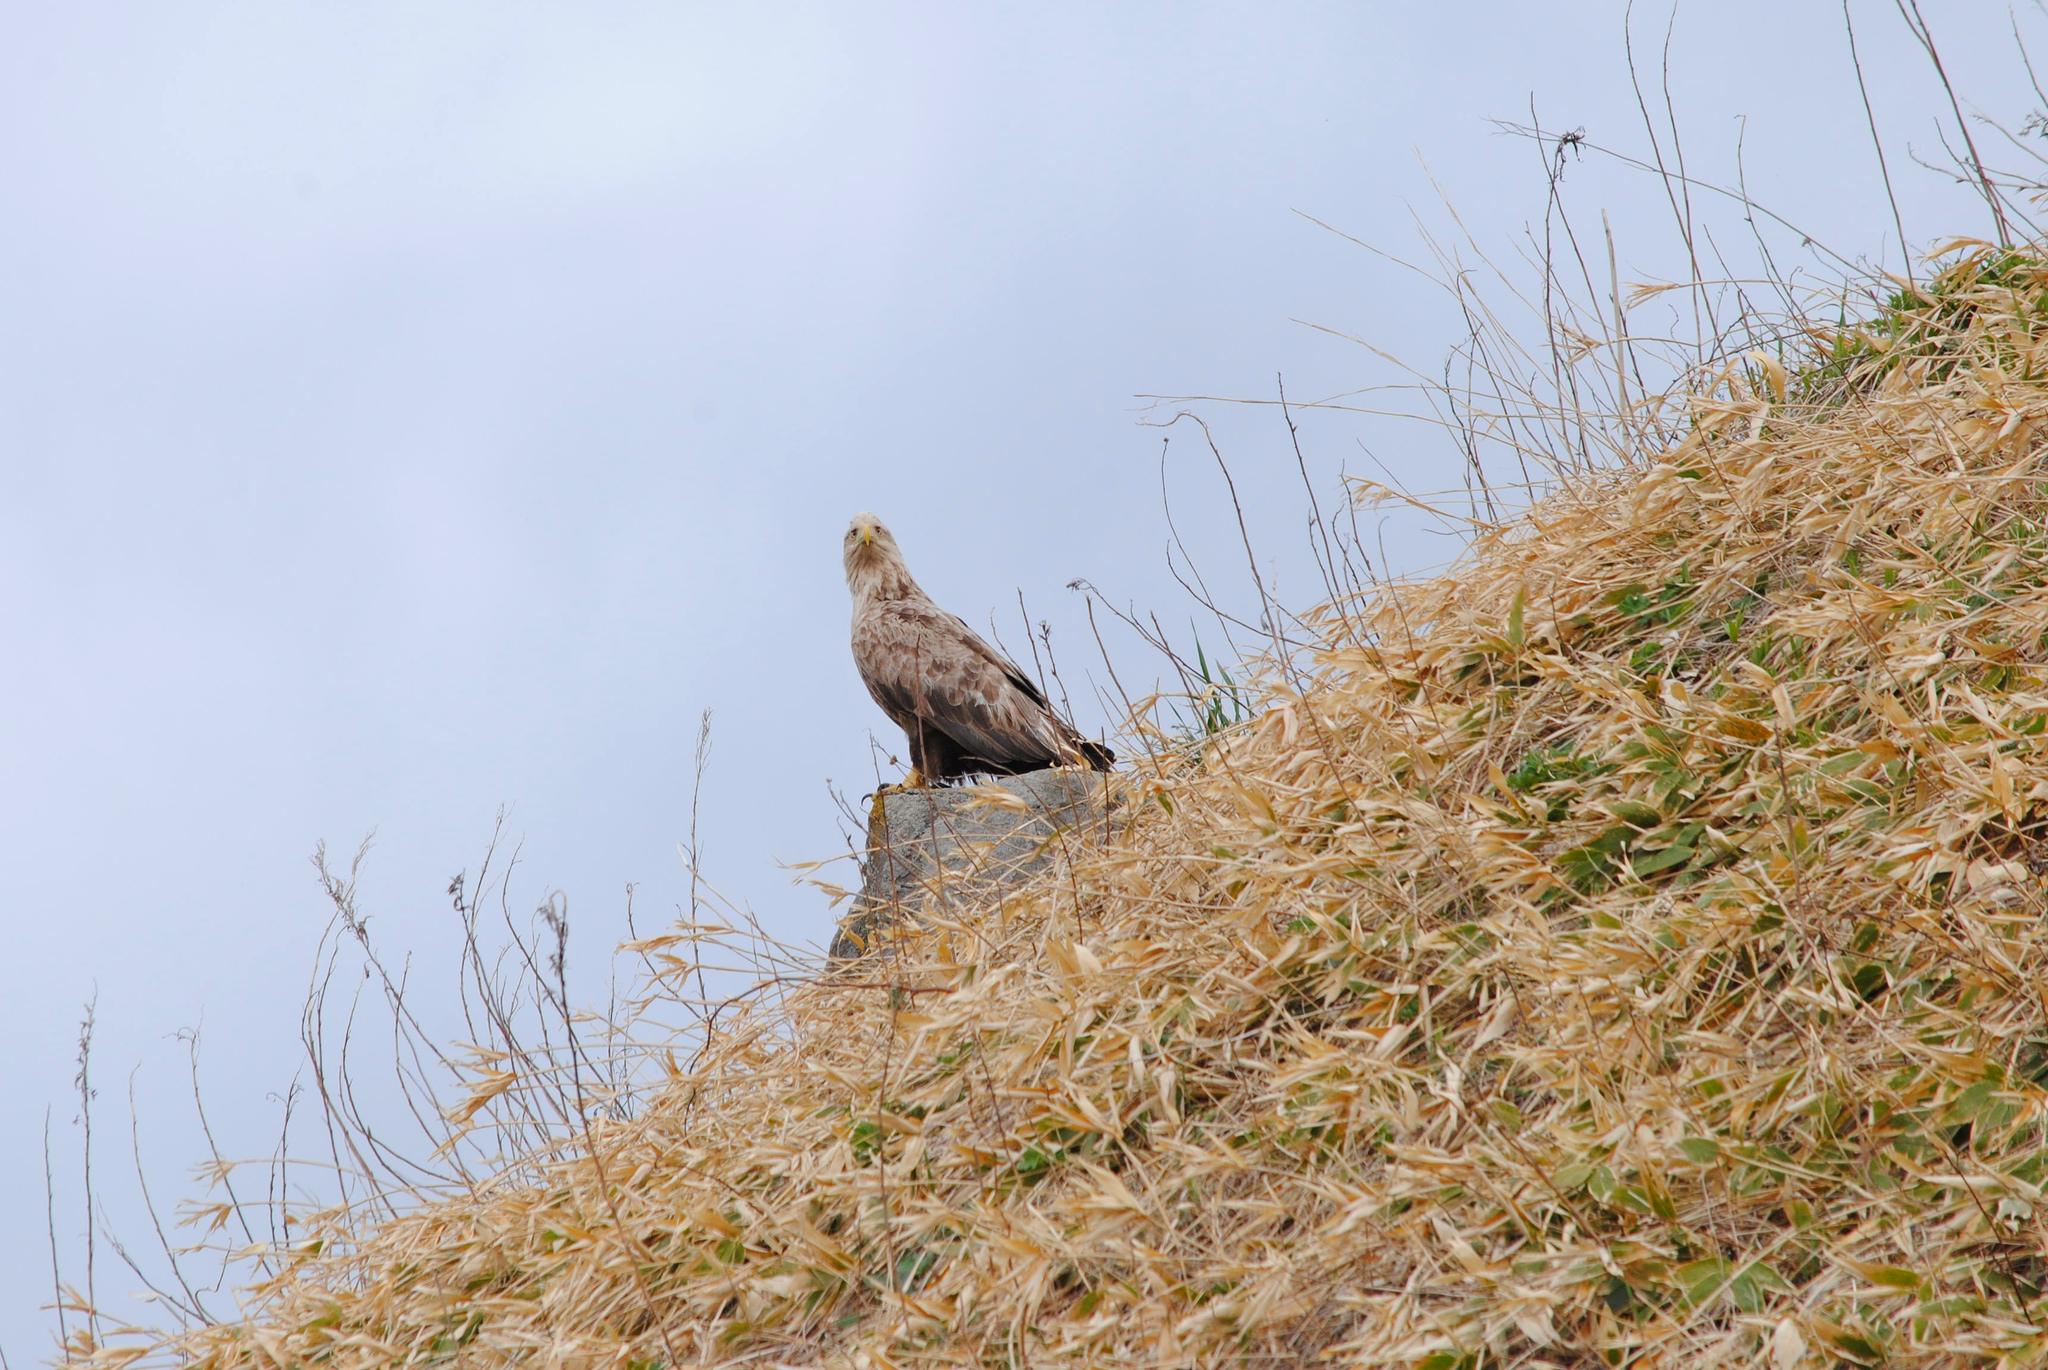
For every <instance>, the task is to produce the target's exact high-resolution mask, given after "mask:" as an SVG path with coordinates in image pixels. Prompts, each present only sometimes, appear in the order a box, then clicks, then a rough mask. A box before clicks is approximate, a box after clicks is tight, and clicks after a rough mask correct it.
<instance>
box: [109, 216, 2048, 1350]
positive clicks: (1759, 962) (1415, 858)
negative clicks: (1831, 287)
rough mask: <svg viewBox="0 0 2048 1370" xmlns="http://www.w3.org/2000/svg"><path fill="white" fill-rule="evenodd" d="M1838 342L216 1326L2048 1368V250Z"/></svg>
mask: <svg viewBox="0 0 2048 1370" xmlns="http://www.w3.org/2000/svg"><path fill="white" fill-rule="evenodd" d="M1789 360H1790V362H1791V364H1790V365H1789V366H1788V365H1786V364H1785V363H1781V362H1780V361H1779V360H1776V359H1771V358H1766V357H1764V356H1762V355H1757V356H1753V357H1751V358H1750V359H1748V360H1747V361H1746V362H1743V363H1740V364H1737V365H1733V366H1730V367H1727V368H1725V369H1724V370H1723V371H1722V372H1721V373H1720V374H1719V375H1718V376H1717V377H1715V378H1713V379H1712V380H1711V381H1710V382H1709V383H1706V384H1702V385H1696V386H1695V387H1693V392H1692V393H1691V395H1690V396H1689V398H1688V399H1687V400H1686V405H1687V412H1686V414H1685V417H1684V422H1683V424H1682V425H1681V426H1680V428H1679V430H1678V434H1677V436H1676V438H1675V440H1674V441H1672V442H1671V443H1669V444H1667V445H1663V446H1662V447H1661V450H1654V451H1651V452H1649V453H1647V454H1646V455H1645V456H1644V457H1643V458H1642V459H1641V460H1640V461H1639V462H1638V463H1637V464H1636V465H1635V466H1634V467H1633V468H1631V469H1628V470H1622V471H1615V472H1609V473H1608V474H1606V475H1602V476H1599V477H1582V478H1580V479H1577V480H1575V481H1573V482H1570V483H1569V484H1568V485H1567V486H1566V487H1565V488H1562V489H1560V490H1558V491H1557V492H1556V493H1554V494H1552V495H1551V496H1549V497H1548V498H1546V499H1545V500H1544V501H1542V502H1541V503H1539V504H1538V505H1536V506H1535V507H1534V508H1533V511H1532V512H1530V513H1528V514H1527V515H1526V516H1524V517H1517V518H1515V519H1512V520H1509V521H1506V522H1503V523H1500V524H1498V525H1493V526H1489V527H1486V528H1483V529H1482V530H1481V531H1480V532H1479V533H1478V534H1477V535H1476V538H1475V541H1474V543H1473V545H1472V547H1471V548H1470V550H1469V553H1468V554H1467V555H1466V556H1465V557H1464V558H1463V559H1462V560H1461V561H1460V562H1459V563H1458V564H1457V565H1455V566H1454V567H1453V568H1452V569H1451V570H1450V571H1449V572H1448V573H1446V574H1444V575H1442V576H1440V577H1438V578H1435V579H1432V580H1429V581H1427V582H1419V583H1412V584H1407V585H1402V586H1396V587H1391V588H1382V589H1381V590H1378V591H1376V592H1374V593H1373V594H1371V595H1367V596H1362V597H1361V598H1360V599H1359V600H1358V601H1356V602H1350V603H1339V604H1335V605H1332V606H1329V607H1328V608H1327V609H1325V610H1324V611H1323V612H1322V613H1321V615H1320V616H1319V617H1318V618H1317V619H1316V621H1317V622H1318V623H1320V624H1321V625H1322V627H1323V629H1324V630H1325V631H1326V633H1327V638H1326V641H1325V643H1324V645H1323V648H1322V650H1321V651H1320V652H1319V653H1318V654H1317V655H1316V657H1315V660H1314V664H1313V666H1312V667H1311V668H1310V669H1308V670H1306V671H1305V672H1302V673H1300V674H1293V673H1289V672H1284V671H1279V670H1275V671H1274V672H1273V675H1272V678H1271V679H1269V680H1268V681H1267V682H1266V684H1265V685H1264V686H1262V687H1261V689H1262V691H1263V694H1262V700H1261V704H1260V707H1259V709H1258V711H1257V713H1256V716H1255V717H1254V718H1253V719H1252V720H1251V721H1250V722H1249V723H1247V724H1245V725H1243V726H1241V727H1239V728H1236V729H1234V730H1229V731H1226V732H1224V733H1221V734H1219V735H1217V736H1216V737H1214V738H1213V739H1211V740H1210V741H1209V742H1208V743H1207V744H1206V745H1205V746H1204V747H1202V748H1201V749H1200V751H1199V755H1197V756H1194V757H1189V756H1188V755H1187V754H1185V753H1183V754H1182V756H1181V759H1180V760H1179V761H1177V762H1175V763H1172V764H1168V763H1166V762H1161V763H1160V764H1159V765H1157V766H1156V767H1155V768H1153V769H1152V770H1150V771H1142V770H1141V772H1140V773H1138V774H1135V775H1134V776H1132V777H1131V784H1132V800H1133V812H1134V813H1136V814H1137V815H1138V816H1137V817H1136V818H1135V819H1134V821H1133V822H1132V823H1131V824H1130V825H1129V827H1128V829H1127V830H1126V831H1125V832H1124V833H1123V835H1122V836H1121V837H1120V838H1119V839H1118V841H1117V842H1116V844H1115V845H1114V846H1113V847H1112V848H1110V849H1108V850H1105V851H1103V852H1101V853H1100V854H1099V855H1097V856H1095V857H1091V858H1088V859H1085V860H1083V861H1082V862H1080V863H1079V865H1078V866H1077V868H1076V869H1075V870H1074V871H1073V873H1072V874H1071V876H1070V877H1068V878H1064V879H1061V880H1055V881H1047V882H1044V883H1041V884H1038V885H1035V886H1032V887H1029V888H1027V889H1025V890H1024V891H1023V892H1022V893H1019V894H1016V895H1014V896H1013V897H1011V898H1010V899H1008V900H1007V901H1006V902H1005V904H1004V905H1003V906H1002V907H1001V908H1000V909H999V910H990V911H988V912H987V915H986V916H985V917H984V918H982V919H979V920H974V921H971V922H963V923H961V924H959V925H956V926H951V927H938V928H934V929H932V930H930V931H928V932H926V933H924V934H922V935H919V936H917V937H914V938H911V939H908V940H906V942H905V943H904V945H903V946H902V947H901V948H900V959H899V960H898V961H897V962H896V963H895V964H894V965H893V966H892V967H889V968H888V969H886V970H873V971H872V972H870V971H867V970H863V971H858V972H855V973H853V974H852V975H850V976H849V975H842V976H841V977H840V978H839V979H837V980H833V979H820V980H818V981H816V982H814V983H811V984H808V985H806V986H804V987H802V988H799V989H797V990H796V991H795V992H793V993H792V994H790V995H789V996H787V997H786V998H785V999H784V1000H783V1001H782V1002H781V1003H780V1004H779V1006H777V1007H776V1008H774V1009H773V1010H772V1011H768V1010H764V1011H760V1012H757V1013H754V1014H752V1015H741V1016H738V1017H734V1018H729V1019H728V1020H726V1021H725V1022H724V1023H723V1024H722V1025H721V1026H720V1027H719V1029H718V1030H717V1032H716V1034H715V1037H714V1039H713V1040H712V1042H711V1043H710V1045H709V1048H708V1049H707V1051H706V1052H705V1054H703V1055H702V1056H700V1057H698V1058H697V1059H696V1060H695V1061H694V1062H693V1063H690V1062H685V1063H679V1064H678V1065H677V1066H676V1068H675V1071H674V1074H673V1076H672V1078H671V1080H670V1081H669V1083H668V1084H667V1086H666V1088H665V1090H664V1092H663V1093H662V1094H661V1096H660V1098H659V1100H658V1101H657V1102H656V1103H654V1104H653V1105H652V1106H650V1107H649V1108H647V1109H646V1110H645V1111H644V1113H643V1114H642V1115H641V1116H638V1117H635V1118H633V1119H631V1120H628V1121H614V1122H609V1123H599V1124H593V1127H592V1131H591V1133H590V1134H589V1137H588V1138H587V1139H586V1138H583V1137H579V1138H577V1139H576V1141H575V1144H574V1146H573V1148H572V1149H569V1150H565V1151H564V1152H563V1154H562V1155H561V1156H560V1158H559V1159H557V1160H554V1161H552V1162H549V1163H548V1165H547V1166H546V1168H545V1170H544V1172H543V1173H542V1178H541V1179H540V1180H538V1181H533V1180H531V1179H522V1180H519V1181H517V1182H513V1181H507V1182H505V1183H503V1184H501V1185H498V1186H496V1187H486V1188H483V1189H481V1190H479V1191H478V1192H477V1193H475V1194H474V1195H473V1196H471V1197H469V1198H467V1199H464V1200H461V1201H450V1202H443V1203H439V1204H436V1205H434V1206H431V1207H428V1208H425V1209H423V1210H422V1211H419V1212H416V1213H414V1214H412V1215H411V1216H407V1217H404V1218H401V1219H399V1220H396V1221H391V1222H388V1223H386V1224H384V1225H382V1226H381V1227H378V1228H375V1229H372V1230H354V1229H353V1228H352V1226H351V1224H349V1223H347V1222H345V1221H341V1220H339V1219H337V1218H329V1219H327V1220H325V1221H324V1222H323V1221H322V1220H319V1219H313V1218H308V1219H307V1220H306V1221H305V1222H303V1223H302V1225H301V1226H300V1228H299V1229H298V1241H297V1242H296V1244H295V1245H294V1248H293V1251H294V1253H295V1254H294V1257H293V1259H292V1261H291V1263H290V1264H289V1266H288V1268H286V1269H284V1270H283V1272H282V1273H280V1274H278V1275H277V1276H276V1277H275V1278H273V1279H271V1280H270V1281H269V1282H267V1283H265V1284H263V1285H261V1286H260V1287H258V1288H256V1289H254V1290H253V1291H251V1294H250V1302H249V1306H248V1309H247V1321H245V1322H241V1323H237V1324H233V1325H226V1326H220V1327H215V1328H209V1329H205V1330H202V1331H200V1332H197V1333H195V1334H193V1335H192V1336H191V1337H190V1338H189V1339H188V1340H187V1341H185V1342H184V1343H183V1345H182V1347H181V1348H180V1349H181V1350H182V1352H183V1353H184V1354H185V1355H187V1356H189V1357H191V1358H194V1359H196V1361H197V1362H198V1363H199V1364H201V1365H204V1366H207V1367H217V1368H218V1370H240V1367H263V1368H264V1370H268V1368H269V1367H273V1366H276V1367H284V1366H293V1367H296V1366H303V1365H314V1364H318V1365H324V1366H332V1367H352V1366H361V1367H368V1366H380V1367H381V1366H389V1365H399V1364H406V1365H412V1364H434V1363H439V1362H449V1363H455V1364H463V1365H495V1364H521V1365H562V1366H593V1367H594V1366H619V1367H622V1368H623V1367H627V1366H635V1367H640V1366H646V1367H652V1366H657V1365H675V1366H683V1365H699V1364H703V1365H726V1364H740V1363H748V1364H776V1363H792V1364H803V1365H809V1364H819V1365H849V1366H862V1367H883V1366H906V1367H907V1366H913V1365H988V1366H1010V1365H1046V1364H1053V1363H1056V1362H1057V1363H1072V1364H1092V1365H1123V1366H1139V1365H1159V1366H1182V1365H1187V1366H1193V1365H1226V1364H1228V1365H1237V1364H1285V1365H1294V1364H1313V1363H1321V1362H1323V1361H1325V1360H1331V1361H1335V1362H1337V1363H1346V1364H1369V1365H1389V1366H1415V1367H1421V1370H1459V1368H1462V1367H1475V1368H1476V1367H1481V1366H1515V1365H1567V1364H1608V1365H1638V1366H1684V1367H1688V1370H1691V1368H1692V1367H1704V1366H1710V1365H1735V1364H1741V1365H1751V1364H1758V1363H1767V1364H1770V1365H1773V1366H1775V1367H1777V1370H1794V1367H1796V1366H1801V1365H1811V1366H1824V1365H1834V1364H1840V1363H1844V1362H1847V1363H1856V1364H1869V1365H1876V1364H1880V1363H1882V1364H1887V1365H1894V1366H1963V1365H1988V1364H2009V1365H2018V1364H2037V1363H2041V1362H2042V1361H2043V1360H2048V1288H2044V1285H2048V1247H2044V1238H2048V1226H2044V1223H2048V1203H2044V1198H2043V1186H2044V1185H2048V928H2044V924H2043V914H2044V901H2048V886H2044V877H2048V432H2044V421H2048V266H2044V264H2043V263H2042V262H2041V261H2040V260H2039V259H2038V258H2034V257H2030V256H2025V255H2014V254H2001V253H1997V252H1993V251H1989V250H1978V251H1971V252H1968V253H1967V254H1965V255H1963V256H1962V257H1961V258H1960V260H1959V261H1957V262H1956V264H1954V265H1952V266H1951V267H1950V268H1949V269H1948V270H1947V271H1946V272H1945V273H1944V274H1943V275H1941V276H1940V277H1939V278H1938V279H1937V280H1936V281H1935V282H1934V283H1933V284H1932V285H1923V286H1922V287H1921V288H1919V289H1917V290H1906V291H1904V292H1903V293H1902V294H1901V295H1900V296H1899V297H1898V298H1897V299H1896V300H1895V301H1894V302H1893V304H1892V306H1891V307H1890V308H1889V309H1887V310H1885V311H1884V312H1883V314H1882V316H1881V317H1880V318H1879V319H1878V320H1877V321H1876V322H1874V323H1871V324H1868V325H1865V326H1864V327H1862V328H1860V329H1848V330H1837V331H1834V332H1832V333H1829V334H1827V335H1824V336H1817V337H1815V338H1814V339H1813V340H1812V343H1811V350H1810V352H1809V353H1808V354H1807V355H1806V356H1805V357H1803V358H1795V359H1789ZM680 936H681V934H678V937H680ZM648 950H649V951H650V954H654V955H669V956H675V957H679V958H682V959H681V960H679V961H678V962H677V964H679V965H680V964H683V963H684V962H685V961H687V954H686V951H685V948H683V947H682V946H681V945H680V944H679V943H678V941H677V939H676V938H671V939H664V940H663V941H661V942H660V944H659V945H653V944H650V946H649V948H648ZM102 1354H103V1355H107V1356H116V1355H118V1354H120V1353H114V1352H105V1353H102Z"/></svg>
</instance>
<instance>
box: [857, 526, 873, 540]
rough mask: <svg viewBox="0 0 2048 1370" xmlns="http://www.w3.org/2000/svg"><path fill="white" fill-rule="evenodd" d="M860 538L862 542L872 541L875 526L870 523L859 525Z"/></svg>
mask: <svg viewBox="0 0 2048 1370" xmlns="http://www.w3.org/2000/svg"><path fill="white" fill-rule="evenodd" d="M860 540H861V541H862V542H873V541H874V540H875V526H874V525H873V524H872V523H863V524H862V525H861V526H860Z"/></svg>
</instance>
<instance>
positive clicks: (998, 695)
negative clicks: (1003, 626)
mask: <svg viewBox="0 0 2048 1370" xmlns="http://www.w3.org/2000/svg"><path fill="white" fill-rule="evenodd" d="M845 561H846V588H847V589H849V590H851V591H852V592H853V661H854V665H855V666H857V667H858V668H859V669H860V678H861V680H862V681H863V682H865V683H866V685H867V687H868V693H869V694H871V695H873V696H874V699H875V703H877V704H879V705H881V706H882V712H883V713H885V714H887V715H889V717H890V719H891V720H892V721H894V722H895V724H896V725H897V726H898V727H900V728H902V729H903V731H904V734H905V735H906V736H907V737H908V738H909V739H910V765H911V773H910V775H909V776H907V777H906V778H905V780H904V784H906V785H909V786H918V785H943V784H945V783H947V782H948V781H951V780H957V779H959V778H960V777H962V776H967V775H1022V774H1024V773H1025V772H1026V771H1038V770H1044V769H1045V768H1046V767H1048V766H1088V767H1091V768H1093V769H1095V770H1098V771H1106V770H1108V769H1109V768H1110V767H1111V766H1112V765H1113V764H1115V762H1116V754H1115V753H1114V752H1112V751H1110V749H1109V748H1107V747H1105V746H1103V745H1102V744H1101V743H1099V742H1090V741H1089V740H1088V739H1086V738H1084V737H1082V736H1081V734H1080V733H1078V732H1076V731H1074V728H1073V726H1072V725H1071V724H1069V723H1068V722H1067V721H1066V720H1065V719H1063V718H1061V717H1060V716H1059V715H1058V714H1056V713H1054V712H1053V711H1052V705H1050V704H1048V703H1047V702H1046V699H1045V695H1044V694H1043V693H1042V692H1040V690H1039V688H1038V687H1037V686H1036V685H1034V684H1032V683H1031V680H1030V678H1029V677H1028V676H1026V675H1025V674H1024V673H1023V672H1022V671H1020V670H1018V669H1017V668H1016V666H1014V665H1013V664H1011V662H1010V661H1009V660H1008V659H1006V658H1005V657H1004V656H1003V654H1002V653H1001V652H998V651H997V650H996V649H995V648H993V647H991V646H989V645H988V644H987V643H986V642H983V641H982V640H981V638H980V637H979V636H977V635H976V634H975V631H974V630H973V629H972V628H970V627H968V626H967V625H966V624H965V623H963V622H961V621H960V620H959V619H957V618H955V617H954V616H953V615H951V614H949V613H947V612H946V611H945V610H944V609H941V608H940V607H939V606H938V605H936V604H934V603H933V602H932V600H931V597H930V596H929V595H927V594H925V592H924V591H923V590H921V589H919V588H918V584H917V582H916V581H915V580H912V579H911V577H910V568H909V567H908V566H906V565H904V563H903V553H902V551H901V550H900V549H898V547H897V546H896V539H895V538H894V537H893V536H892V535H891V534H890V532H889V530H888V529H887V528H886V527H884V526H883V525H882V521H881V520H880V519H878V518H876V517H875V516H874V515H873V514H856V515H854V517H853V522H852V523H851V524H849V525H848V526H847V529H846V554H845Z"/></svg>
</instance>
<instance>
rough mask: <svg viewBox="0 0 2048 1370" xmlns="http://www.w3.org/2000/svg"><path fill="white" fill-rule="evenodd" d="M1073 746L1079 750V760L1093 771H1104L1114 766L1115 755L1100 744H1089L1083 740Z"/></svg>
mask: <svg viewBox="0 0 2048 1370" xmlns="http://www.w3.org/2000/svg"><path fill="white" fill-rule="evenodd" d="M1075 745H1076V746H1078V747H1079V748H1080V751H1081V759H1082V760H1083V761H1085V762H1087V763H1088V764H1089V766H1091V767H1092V768H1094V769H1095V770H1098V771H1106V770H1108V769H1109V768H1110V767H1111V766H1114V765H1115V764H1116V753H1115V752H1113V751H1111V750H1110V749H1109V748H1107V747H1105V746H1103V745H1102V744H1101V743H1100V742H1090V741H1087V740H1086V739H1085V738H1084V739H1083V740H1081V741H1080V742H1078V743H1076V744H1075Z"/></svg>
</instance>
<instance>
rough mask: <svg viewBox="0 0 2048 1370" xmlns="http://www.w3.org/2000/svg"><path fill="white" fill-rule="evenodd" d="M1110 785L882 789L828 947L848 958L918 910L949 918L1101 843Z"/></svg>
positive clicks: (1008, 783)
mask: <svg viewBox="0 0 2048 1370" xmlns="http://www.w3.org/2000/svg"><path fill="white" fill-rule="evenodd" d="M1108 779H1109V777H1108V776H1106V775H1104V774H1102V773H1101V772H1099V771H1084V770H1052V771H1032V772H1030V773H1029V774H1026V775H1012V776H1000V777H996V778H994V779H991V780H989V781H987V782H985V783H983V784H980V785H972V786H961V787H959V788H957V789H921V790H885V791H883V792H882V795H881V798H880V800H879V802H878V803H876V805H875V807H874V808H873V810H871V817H870V818H869V820H868V854H867V859H866V860H865V861H864V862H862V864H861V888H860V893H859V895H857V896H856V897H855V899H854V902H853V911H852V912H851V913H849V914H847V916H846V918H845V919H844V920H843V921H842V922H841V923H840V925H839V935H838V936H837V937H835V938H833V939H832V955H833V956H834V957H835V958H838V959H841V960H846V959H851V958H854V957H859V956H864V955H866V954H868V953H869V952H870V951H872V950H874V949H875V945H876V940H877V938H876V934H878V933H880V932H882V931H884V930H886V929H888V928H890V927H893V926H896V925H898V924H900V923H903V922H905V921H907V920H910V919H914V918H915V916H916V914H917V912H918V911H919V910H920V909H930V910H933V911H939V912H952V911H954V910H956V909H958V908H960V907H961V906H963V905H968V904H971V903H973V902H977V901H980V900H985V899H986V898H987V897H988V896H989V895H990V894H991V893H993V892H995V891H997V890H1000V889H1002V888H1003V887H1005V886H1008V885H1014V884H1016V883H1017V882H1018V881H1020V880H1023V879H1025V878H1026V877H1028V876H1031V875H1035V874H1037V873H1038V872H1040V871H1042V870H1046V869H1047V868H1049V867H1051V866H1052V865H1054V864H1055V863H1056V862H1058V861H1059V860H1061V859H1062V858H1063V857H1065V856H1067V855H1069V854H1070V853H1071V851H1072V849H1073V847H1074V846H1075V844H1077V843H1090V844H1093V843H1099V842H1101V841H1102V839H1103V837H1104V836H1106V835H1107V833H1108V830H1109V823H1110V812H1111V809H1112V807H1113V804H1112V801H1111V799H1110V787H1109V785H1108V783H1107V782H1108Z"/></svg>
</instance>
